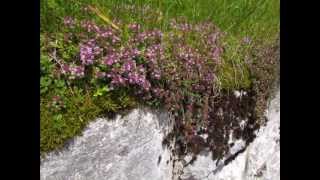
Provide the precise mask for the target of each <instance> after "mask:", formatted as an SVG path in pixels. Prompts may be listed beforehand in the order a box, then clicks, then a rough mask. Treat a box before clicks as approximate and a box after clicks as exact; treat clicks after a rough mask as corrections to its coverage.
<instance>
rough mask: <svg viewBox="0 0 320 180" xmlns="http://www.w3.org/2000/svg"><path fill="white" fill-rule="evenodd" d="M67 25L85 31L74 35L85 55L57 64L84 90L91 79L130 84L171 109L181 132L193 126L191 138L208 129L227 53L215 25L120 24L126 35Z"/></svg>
mask: <svg viewBox="0 0 320 180" xmlns="http://www.w3.org/2000/svg"><path fill="white" fill-rule="evenodd" d="M64 23H65V25H67V26H66V27H67V28H69V29H70V28H75V27H77V28H79V29H81V33H78V34H73V37H75V38H74V39H75V40H76V42H78V43H79V44H78V48H79V54H77V55H75V56H73V57H75V58H74V59H73V60H71V61H65V62H62V64H61V63H60V64H57V67H58V66H59V67H58V69H59V70H60V71H61V74H62V75H63V77H64V78H65V79H66V81H69V83H70V84H79V83H76V82H78V81H81V82H83V83H80V84H82V85H83V84H85V86H84V88H85V87H88V86H90V82H95V83H100V84H99V85H107V86H108V87H110V90H117V89H118V88H129V89H130V90H131V91H132V93H133V94H134V95H135V96H137V97H139V98H140V99H141V100H142V101H143V102H144V103H145V102H150V103H151V104H152V103H153V102H158V103H157V104H159V103H160V105H162V106H163V107H165V108H166V109H167V110H168V111H169V112H171V113H172V114H173V115H174V116H175V118H176V122H177V125H176V129H177V130H182V131H183V130H185V129H190V128H187V127H192V128H191V129H193V130H192V133H191V135H190V133H188V137H189V136H193V135H197V129H203V131H206V129H207V124H208V121H210V120H212V119H210V118H211V117H210V116H209V114H210V112H211V111H212V107H210V104H208V101H209V100H208V99H210V100H212V98H213V97H215V96H216V92H217V89H218V87H217V78H216V67H217V66H218V65H219V64H220V62H221V60H222V58H221V55H222V53H223V48H222V47H221V45H220V44H219V37H220V36H221V34H222V33H220V31H219V30H218V29H217V28H216V27H215V26H214V25H213V24H212V23H208V22H206V23H200V24H189V23H187V22H184V21H182V22H177V21H173V22H172V23H171V26H170V28H171V31H170V32H167V33H166V34H165V33H163V32H162V31H160V30H159V29H143V27H142V26H141V25H140V24H137V23H132V24H129V25H127V26H124V25H121V24H118V26H119V27H121V28H127V30H128V31H127V32H128V34H126V36H125V37H124V35H123V34H121V32H120V31H116V30H115V29H112V28H111V27H109V26H100V25H97V24H96V23H94V22H93V21H87V20H84V21H80V22H78V21H75V20H72V19H71V18H69V17H68V18H66V19H65V21H64ZM68 33H72V31H70V32H68ZM195 39H196V40H195ZM190 42H193V43H190ZM91 80H93V81H91ZM95 86H96V84H95ZM182 134H183V133H182ZM189 139H190V138H189ZM191 139H192V138H191ZM187 140H188V138H187Z"/></svg>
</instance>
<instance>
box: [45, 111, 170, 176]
mask: <svg viewBox="0 0 320 180" xmlns="http://www.w3.org/2000/svg"><path fill="white" fill-rule="evenodd" d="M170 127H171V125H170V122H169V118H168V116H167V114H166V113H152V112H150V111H144V110H141V109H139V110H138V109H136V110H133V111H132V112H131V113H129V114H128V115H127V116H125V117H123V118H120V117H117V118H116V119H115V120H112V121H110V120H106V119H97V120H96V121H95V122H92V123H91V124H89V126H88V127H87V129H86V130H85V131H84V132H83V135H82V136H80V137H76V138H75V139H74V141H73V142H72V143H71V144H70V145H69V147H68V149H65V150H62V151H61V152H59V153H51V154H49V155H48V156H47V157H46V159H44V160H42V163H41V166H40V174H41V179H43V180H51V179H52V180H53V179H63V180H65V179H70V180H88V179H90V180H105V179H108V180H151V179H152V180H164V179H171V176H172V167H173V165H172V161H170V153H169V150H168V149H166V148H165V147H162V140H163V137H164V136H165V135H166V134H167V133H168V131H169V130H170Z"/></svg>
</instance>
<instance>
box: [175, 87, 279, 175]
mask: <svg viewBox="0 0 320 180" xmlns="http://www.w3.org/2000/svg"><path fill="white" fill-rule="evenodd" d="M266 117H267V118H268V122H267V124H266V126H265V127H262V128H261V129H260V130H259V131H258V132H257V138H256V139H255V140H254V141H253V142H252V143H251V144H249V146H248V147H247V148H246V150H245V151H244V152H243V153H241V154H239V155H238V156H237V157H236V158H235V159H234V160H233V161H231V162H230V163H229V164H228V165H226V166H223V165H220V166H219V163H218V165H217V164H216V161H212V160H211V159H212V157H211V156H212V155H211V154H208V155H201V154H200V155H198V157H197V160H195V162H194V163H193V164H190V165H189V166H186V167H184V168H183V169H182V170H181V175H180V177H181V179H185V180H187V179H188V180H190V179H194V180H257V179H264V180H277V179H280V92H279V91H278V92H277V93H276V95H275V97H274V99H273V100H272V101H271V102H270V105H269V108H268V109H267V111H266ZM235 144H238V148H234V150H233V152H231V154H233V153H235V152H236V151H237V150H240V149H241V148H242V147H243V146H242V147H241V142H240V143H239V142H237V143H235ZM231 151H232V150H231ZM186 159H188V157H186Z"/></svg>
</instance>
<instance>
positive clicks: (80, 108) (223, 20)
mask: <svg viewBox="0 0 320 180" xmlns="http://www.w3.org/2000/svg"><path fill="white" fill-rule="evenodd" d="M40 2H41V6H40V10H41V17H40V21H41V28H40V31H41V35H42V36H47V35H48V34H51V35H53V34H57V33H59V31H61V27H62V21H63V18H64V17H65V16H72V17H76V18H78V19H83V18H88V16H87V15H86V14H84V13H83V11H82V10H81V9H82V8H83V7H84V5H94V6H97V7H99V8H100V9H102V10H103V12H104V13H105V14H107V15H108V16H109V17H111V18H112V19H119V20H121V21H122V22H124V23H130V22H138V23H140V24H143V25H144V26H147V27H148V28H154V27H157V28H160V29H161V30H163V31H166V30H167V27H168V24H169V23H170V20H171V19H172V18H177V17H182V18H185V19H187V20H188V21H190V22H199V21H213V22H214V23H215V24H216V25H217V26H218V27H219V28H220V29H221V30H222V31H223V32H225V33H226V35H225V36H224V38H223V42H224V44H225V45H224V47H225V53H224V60H223V63H222V65H221V67H220V68H219V70H218V78H219V80H220V85H221V88H222V89H239V88H248V87H250V86H251V84H252V82H251V79H250V75H249V72H248V67H247V65H246V58H247V57H248V56H249V55H250V53H251V52H252V49H253V48H254V47H255V46H256V45H257V44H259V45H261V44H272V43H273V42H274V40H275V39H276V38H277V37H278V35H279V24H280V22H279V21H280V1H279V0H41V1H40ZM91 18H92V19H94V20H96V21H97V22H100V23H103V21H101V19H100V18H99V17H97V16H94V15H91ZM244 37H250V39H251V40H252V43H251V44H250V45H243V44H242V43H241V42H242V39H243V38H244ZM45 46H46V45H45V44H41V48H44V47H45ZM44 49H45V48H44ZM41 53H42V54H44V55H45V54H46V52H45V50H43V51H41ZM55 93H57V92H56V91H55V89H53V90H52V91H51V93H48V94H46V95H42V96H41V145H40V150H41V152H47V151H50V150H53V149H55V148H57V147H61V146H62V145H63V143H64V142H65V140H67V139H69V138H71V137H73V136H74V135H76V134H78V133H79V132H80V131H81V129H82V128H83V127H84V126H85V125H86V124H87V122H89V121H90V120H92V119H94V118H95V117H97V116H99V115H103V114H104V113H105V112H116V111H119V110H120V109H125V108H127V107H132V106H134V105H135V100H134V99H133V98H132V97H131V96H130V95H129V94H128V93H126V92H125V91H124V92H122V95H119V94H108V93H107V94H106V95H105V96H103V97H100V98H98V99H94V98H93V97H92V94H93V92H90V91H89V92H77V91H74V90H71V89H70V88H68V89H67V90H66V92H64V97H65V98H66V101H67V102H68V103H67V108H66V109H65V110H64V111H63V112H62V113H59V114H57V113H54V112H51V111H50V109H49V108H47V104H48V100H49V99H50V98H52V96H53V95H54V94H55ZM120 97H122V98H120Z"/></svg>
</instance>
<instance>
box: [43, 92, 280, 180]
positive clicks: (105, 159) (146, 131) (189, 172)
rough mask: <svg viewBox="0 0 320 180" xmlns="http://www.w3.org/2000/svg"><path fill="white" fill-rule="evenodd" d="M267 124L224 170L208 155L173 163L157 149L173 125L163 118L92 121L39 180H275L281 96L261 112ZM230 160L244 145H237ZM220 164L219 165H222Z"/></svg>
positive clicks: (146, 115) (142, 115)
mask: <svg viewBox="0 0 320 180" xmlns="http://www.w3.org/2000/svg"><path fill="white" fill-rule="evenodd" d="M266 116H267V118H268V123H267V124H266V126H265V127H262V128H261V129H260V130H259V131H258V132H257V138H256V139H255V140H254V141H253V142H252V143H251V144H250V145H249V146H248V147H247V148H246V150H245V151H244V152H243V153H241V154H239V155H238V156H237V157H236V158H235V160H233V161H231V162H230V163H229V164H228V165H226V166H223V164H222V165H221V164H219V163H218V164H216V161H212V154H211V153H207V154H206V153H203V152H202V153H200V155H198V157H197V159H196V160H195V162H194V163H193V164H190V165H188V166H186V167H184V163H185V162H188V161H190V160H191V158H192V157H191V156H187V157H185V162H182V161H176V162H175V165H174V166H173V160H174V159H176V157H174V156H172V154H171V152H170V151H169V150H168V149H166V147H164V146H162V140H163V138H164V136H165V135H166V134H167V133H168V132H169V131H170V130H171V127H172V123H170V120H169V117H168V115H167V114H166V113H154V112H151V111H144V110H141V109H136V110H133V111H132V112H131V113H129V114H128V115H127V116H125V117H123V118H121V117H117V118H116V119H115V120H112V121H111V120H106V119H97V120H96V121H95V122H92V123H91V124H89V126H88V127H87V129H86V130H85V131H84V132H83V135H82V136H79V137H76V138H75V139H74V141H73V143H71V144H70V146H69V147H68V148H67V149H64V150H62V151H61V152H59V153H51V154H49V155H48V156H47V158H46V159H45V160H43V161H42V164H41V166H40V174H41V179H43V180H54V179H63V180H65V179H70V180H87V179H90V180H105V179H108V180H172V179H173V180H178V178H181V179H184V180H191V179H193V180H245V179H246V180H251V179H252V180H253V179H266V180H269V179H270V180H277V179H280V92H277V93H276V95H275V97H274V99H273V100H272V101H271V103H270V105H269V108H268V110H267V111H266ZM233 143H234V144H235V145H234V146H233V147H232V148H231V149H230V154H234V153H236V152H237V151H239V150H240V149H243V147H244V142H243V141H241V140H236V141H234V142H233ZM221 162H223V160H222V161H221Z"/></svg>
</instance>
